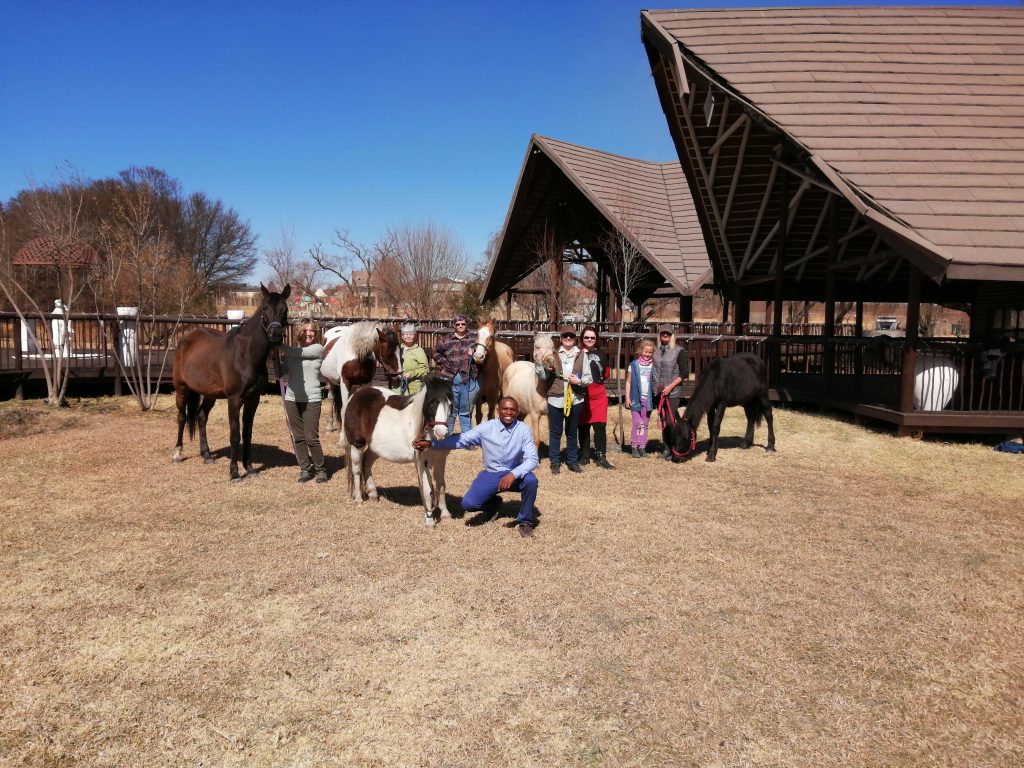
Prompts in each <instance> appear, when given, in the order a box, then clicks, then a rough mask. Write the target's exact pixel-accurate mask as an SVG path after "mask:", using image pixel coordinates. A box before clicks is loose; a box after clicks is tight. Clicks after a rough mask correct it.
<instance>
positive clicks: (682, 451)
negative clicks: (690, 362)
mask: <svg viewBox="0 0 1024 768" xmlns="http://www.w3.org/2000/svg"><path fill="white" fill-rule="evenodd" d="M733 405H742V406H743V410H744V412H745V413H746V414H747V433H746V434H745V435H744V437H743V447H744V448H749V447H750V446H751V445H753V443H754V427H755V425H757V424H760V423H761V418H762V416H763V417H764V419H765V421H767V422H768V445H767V446H765V450H768V451H774V450H775V427H774V424H773V422H772V403H771V400H769V399H768V371H767V369H766V368H765V365H764V361H762V360H761V358H759V357H757V355H751V354H749V353H748V352H740V353H738V354H735V355H730V356H729V357H725V358H719V359H717V360H712V361H711V364H710V365H709V366H708V367H707V368H705V369H704V370H703V371H701V373H700V376H699V377H698V379H697V385H696V387H694V390H693V396H692V397H691V398H690V402H689V403H688V404H687V406H686V412H685V413H684V414H683V416H682V418H680V419H678V420H676V418H675V414H673V413H671V409H668V411H666V413H667V416H666V415H664V414H663V415H662V417H661V418H662V431H663V433H664V434H665V441H666V443H667V444H668V446H669V447H670V448H671V451H672V456H671V458H672V461H681V460H682V459H684V458H686V457H687V456H689V455H690V454H691V453H693V451H694V450H695V448H696V446H697V427H699V426H700V421H701V419H702V418H704V414H705V413H706V414H707V416H708V431H709V432H710V433H711V440H710V441H709V443H708V455H707V459H706V460H707V461H714V460H715V457H716V456H717V455H718V432H719V430H720V429H721V428H722V418H723V417H724V416H725V409H726V408H727V407H729V406H733ZM666 422H668V424H666ZM673 422H674V423H673Z"/></svg>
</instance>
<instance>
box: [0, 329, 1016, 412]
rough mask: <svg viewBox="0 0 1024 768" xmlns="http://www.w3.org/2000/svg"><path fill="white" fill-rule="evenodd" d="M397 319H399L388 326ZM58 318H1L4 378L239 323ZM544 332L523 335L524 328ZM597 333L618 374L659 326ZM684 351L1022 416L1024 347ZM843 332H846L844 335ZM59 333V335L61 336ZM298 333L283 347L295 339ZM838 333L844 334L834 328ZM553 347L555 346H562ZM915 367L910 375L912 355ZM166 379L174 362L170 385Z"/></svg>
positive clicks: (525, 338)
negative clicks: (59, 324)
mask: <svg viewBox="0 0 1024 768" xmlns="http://www.w3.org/2000/svg"><path fill="white" fill-rule="evenodd" d="M362 319H364V318H348V317H346V318H320V319H319V322H320V324H321V326H324V325H329V324H331V323H340V324H348V323H351V322H356V321H359V320H362ZM389 320H393V319H389ZM52 321H53V318H52V316H44V318H43V319H40V318H38V317H37V318H35V319H32V318H29V322H30V323H32V324H33V326H34V328H35V333H36V337H37V340H36V341H35V342H33V340H32V339H31V337H29V338H25V336H24V335H23V334H22V332H21V321H20V320H19V318H18V316H17V315H16V314H14V313H11V312H0V373H7V374H10V373H12V372H16V373H17V372H23V373H29V374H30V373H32V372H33V371H36V372H38V370H39V369H41V368H42V366H43V360H44V359H46V360H52V359H53V356H54V354H55V353H56V354H59V355H61V354H62V355H64V359H65V361H66V364H67V365H68V366H69V367H70V368H71V369H72V371H73V372H74V371H76V370H77V371H80V372H81V374H82V375H83V376H86V375H89V374H90V373H91V374H92V375H98V376H116V375H117V373H118V365H117V359H116V356H120V357H121V359H122V362H124V361H125V355H126V354H134V355H136V356H139V357H141V358H142V359H146V358H147V356H150V355H151V356H152V358H151V359H152V360H153V361H154V364H158V363H159V362H160V360H162V358H163V354H164V353H165V352H167V351H169V350H170V351H173V349H174V347H175V346H176V344H177V341H178V339H180V338H181V337H182V336H183V335H184V334H186V333H188V332H189V331H191V330H192V329H194V328H197V327H207V328H212V329H214V330H218V331H226V330H228V329H229V328H231V327H232V326H234V325H237V323H238V321H235V320H228V319H227V318H224V317H185V318H178V317H175V316H143V317H140V318H137V319H133V318H124V317H118V316H116V315H107V314H101V315H87V314H74V315H71V316H70V318H69V325H70V329H71V334H70V335H69V336H68V337H67V340H68V344H67V346H66V347H65V348H60V347H57V348H55V347H54V338H53V328H52ZM524 324H525V325H531V326H541V327H525V328H524V327H523V325H524ZM580 325H581V326H582V324H580ZM603 325H604V326H605V329H604V330H602V329H601V328H600V327H599V332H600V333H601V347H602V349H603V350H604V352H605V353H606V354H607V356H608V359H609V362H610V364H611V366H612V368H613V369H614V370H615V371H616V372H617V375H621V373H622V371H623V370H624V369H625V368H626V366H627V365H628V364H629V361H630V360H631V359H632V358H633V355H634V353H635V348H636V344H637V342H638V341H639V340H641V339H643V338H652V337H653V336H654V334H655V331H656V325H650V326H648V325H644V326H641V327H637V326H636V325H635V324H634V325H630V324H627V325H626V329H625V330H624V332H623V333H622V334H621V336H622V354H621V356H619V355H617V351H618V345H619V334H618V333H617V332H616V331H615V330H607V327H608V326H609V325H610V324H603ZM675 325H676V328H677V329H678V330H679V333H678V335H677V341H678V343H679V344H680V345H681V346H682V347H683V348H685V349H686V351H687V353H688V356H689V362H690V374H691V380H693V379H695V378H696V376H698V375H699V374H700V372H701V371H702V370H704V368H706V367H707V365H708V364H710V363H711V361H713V360H715V359H716V358H719V357H725V356H728V355H731V354H733V353H735V352H741V351H745V352H752V353H754V354H757V355H759V356H760V357H761V358H762V359H763V360H765V362H766V363H767V364H768V366H769V380H770V381H771V383H772V385H773V386H775V387H777V388H778V389H779V390H780V391H787V392H791V393H792V394H791V397H792V399H801V398H802V397H804V396H806V397H808V398H817V399H821V398H823V397H824V398H829V399H832V400H836V401H847V402H851V403H863V404H876V405H879V406H883V407H886V408H890V409H897V410H904V411H910V410H915V411H916V410H920V411H941V410H945V411H960V412H989V411H1024V351H1022V350H1024V346H1022V345H1021V344H1017V343H1013V342H1001V343H995V344H993V345H989V346H986V345H982V344H971V343H967V342H963V341H954V340H950V339H925V340H921V341H919V342H915V343H913V345H912V346H911V347H910V348H908V346H907V342H906V340H905V339H902V338H888V337H876V338H854V337H851V336H836V337H834V338H832V339H830V340H826V339H825V338H824V337H822V336H820V335H812V334H810V333H807V331H809V330H813V329H814V326H813V325H810V326H800V327H799V328H798V331H799V332H797V333H793V334H788V335H783V336H769V335H766V334H765V333H763V331H765V330H766V328H767V326H765V325H764V324H749V325H748V326H746V328H747V329H749V330H750V331H751V333H747V334H744V335H741V336H733V335H729V334H728V333H725V332H724V331H726V330H727V329H729V328H731V326H729V325H726V324H718V323H688V324H678V323H677V324H675ZM496 326H497V337H498V339H499V340H501V341H504V342H505V343H507V344H509V345H510V346H511V347H512V349H513V351H514V353H515V356H516V358H517V359H522V360H528V359H530V358H531V356H532V352H533V339H534V335H535V334H536V333H543V332H547V333H551V335H552V338H555V336H556V334H554V333H552V332H551V330H550V325H549V324H548V323H547V322H543V323H541V322H536V323H529V322H528V321H511V322H507V321H496ZM417 327H418V329H419V343H420V345H421V346H422V347H423V348H424V349H426V350H428V351H429V350H430V349H432V348H433V346H434V344H435V343H436V342H437V340H438V339H439V338H440V336H441V335H443V334H444V333H447V332H448V331H449V330H450V327H449V320H447V319H440V320H421V321H418V322H417ZM845 328H846V327H845V326H843V329H844V332H845ZM58 330H59V329H58ZM292 330H293V329H292V327H289V328H288V329H287V330H286V339H287V341H288V342H289V343H291V342H292V341H293V339H292ZM836 330H837V332H838V331H839V327H838V326H837V329H836ZM556 343H557V341H556ZM908 353H909V354H911V355H912V356H913V366H912V368H909V369H908V370H909V371H911V372H912V373H907V372H905V368H907V367H908V366H907V365H905V362H904V361H905V359H906V358H907V355H908ZM908 376H912V377H913V378H914V379H915V382H914V387H913V389H914V399H913V402H911V403H908V402H907V401H908V392H909V391H910V382H909V381H908ZM169 377H170V359H169V358H168V367H167V369H166V379H167V380H169Z"/></svg>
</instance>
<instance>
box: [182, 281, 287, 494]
mask: <svg viewBox="0 0 1024 768" xmlns="http://www.w3.org/2000/svg"><path fill="white" fill-rule="evenodd" d="M260 290H261V291H263V300H262V301H261V302H260V305H259V307H257V308H256V312H255V313H254V314H253V316H252V317H250V318H249V319H248V320H246V321H245V322H244V323H242V324H241V325H239V326H237V327H235V328H232V329H231V330H230V331H228V332H227V333H221V332H220V331H213V330H210V329H209V328H197V329H196V330H194V331H191V332H189V333H187V334H185V336H184V337H183V338H182V339H181V341H179V342H178V346H177V348H176V349H175V350H174V371H173V374H172V377H171V380H172V383H173V384H174V400H175V404H176V405H177V406H178V442H177V444H176V445H175V446H174V454H173V455H172V456H171V461H173V462H175V463H177V462H180V461H181V460H182V456H181V450H182V438H183V437H184V432H185V424H186V423H187V424H188V436H189V438H194V437H195V434H196V424H198V425H199V453H200V455H201V456H202V457H203V461H205V462H206V463H207V464H211V463H212V462H213V457H212V456H211V455H210V445H209V443H208V442H207V440H206V420H207V418H208V417H209V415H210V410H211V409H212V408H213V406H214V403H216V402H217V399H218V398H221V397H223V398H227V401H228V422H229V423H230V425H231V479H232V480H240V479H241V478H240V477H239V474H238V443H239V439H241V443H242V466H243V467H244V468H245V472H246V475H250V474H252V472H253V468H252V456H251V448H252V422H253V419H254V418H255V416H256V408H257V406H259V404H260V395H262V394H263V393H264V392H266V390H267V356H268V355H269V354H270V350H271V348H272V347H275V346H277V345H278V344H280V343H281V339H282V338H283V335H284V326H285V324H286V323H287V322H288V294H289V293H291V286H290V285H285V287H284V290H283V291H281V292H280V293H273V292H271V291H268V290H267V289H266V288H264V287H263V285H262V284H260ZM200 397H202V404H201V405H200V402H199V398H200ZM239 411H241V414H242V421H241V428H239V420H238V415H239Z"/></svg>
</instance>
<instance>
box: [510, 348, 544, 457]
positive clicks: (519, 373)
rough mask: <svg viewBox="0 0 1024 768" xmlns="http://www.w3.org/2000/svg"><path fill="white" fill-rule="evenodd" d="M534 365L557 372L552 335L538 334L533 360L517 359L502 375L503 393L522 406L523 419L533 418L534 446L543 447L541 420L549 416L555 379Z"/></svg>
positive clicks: (531, 423)
mask: <svg viewBox="0 0 1024 768" xmlns="http://www.w3.org/2000/svg"><path fill="white" fill-rule="evenodd" d="M534 362H536V363H539V364H540V365H543V366H544V368H545V369H546V370H548V371H553V370H555V365H556V363H555V344H554V342H553V341H552V340H551V334H549V333H538V334H537V335H536V336H534V337H533V361H529V360H517V361H516V362H514V363H512V364H511V365H509V366H508V368H506V369H505V372H504V373H503V374H502V376H501V393H502V395H503V396H505V397H512V398H515V401H516V402H517V403H519V419H520V420H521V421H526V420H527V418H529V420H530V426H531V428H532V429H533V444H534V445H536V446H538V447H540V434H541V433H540V417H541V416H547V413H548V399H547V398H548V390H549V389H550V388H551V382H552V381H554V379H550V380H548V379H542V378H540V377H539V376H538V375H537V369H536V367H535V366H534Z"/></svg>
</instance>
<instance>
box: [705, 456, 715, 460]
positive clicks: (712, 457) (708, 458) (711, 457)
mask: <svg viewBox="0 0 1024 768" xmlns="http://www.w3.org/2000/svg"><path fill="white" fill-rule="evenodd" d="M714 460H715V457H714V456H708V457H707V458H706V459H704V461H714Z"/></svg>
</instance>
